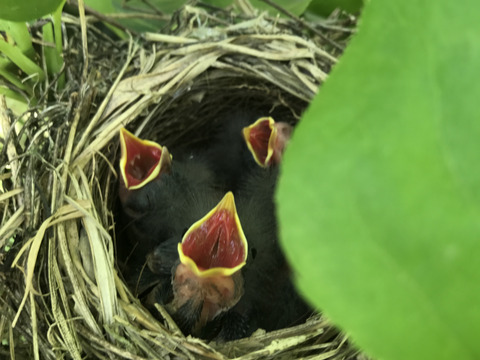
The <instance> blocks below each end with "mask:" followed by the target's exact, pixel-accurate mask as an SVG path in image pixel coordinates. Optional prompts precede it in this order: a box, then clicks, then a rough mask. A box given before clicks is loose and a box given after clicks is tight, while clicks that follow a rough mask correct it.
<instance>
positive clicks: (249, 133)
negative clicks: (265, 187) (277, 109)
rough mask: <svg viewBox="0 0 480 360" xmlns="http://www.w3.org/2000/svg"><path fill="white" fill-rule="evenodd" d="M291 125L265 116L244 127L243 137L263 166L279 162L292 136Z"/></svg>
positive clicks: (257, 160) (256, 159)
mask: <svg viewBox="0 0 480 360" xmlns="http://www.w3.org/2000/svg"><path fill="white" fill-rule="evenodd" d="M290 134H291V126H290V125H288V124H285V123H275V121H274V120H273V119H272V118H271V117H263V118H260V119H258V120H257V121H255V122H254V123H253V124H251V125H250V126H247V127H245V128H244V129H243V137H244V138H245V141H246V143H247V146H248V149H249V150H250V152H251V153H252V155H253V157H254V159H255V161H256V162H257V163H258V164H259V165H260V166H262V167H267V166H269V165H271V164H272V163H274V164H278V163H279V162H280V160H281V156H282V153H283V150H284V149H285V146H286V143H287V142H288V139H289V138H290Z"/></svg>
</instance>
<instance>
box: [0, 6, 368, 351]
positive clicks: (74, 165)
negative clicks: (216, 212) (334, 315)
mask: <svg viewBox="0 0 480 360" xmlns="http://www.w3.org/2000/svg"><path fill="white" fill-rule="evenodd" d="M247 10H248V8H247ZM87 20H88V22H85V20H84V19H83V20H82V21H80V20H79V19H78V18H75V17H71V16H68V15H65V16H64V19H63V21H64V24H65V28H64V38H65V41H66V42H67V44H68V46H67V47H66V50H65V63H66V66H65V73H66V77H67V79H68V82H67V87H66V88H65V89H64V90H63V91H62V92H58V93H56V94H55V95H54V97H53V96H52V95H51V88H50V87H49V86H51V84H50V85H48V84H46V85H45V94H46V95H45V97H44V98H43V99H41V100H42V101H41V102H40V103H41V104H42V105H39V106H37V108H32V109H30V111H29V112H28V113H26V114H24V115H23V116H21V117H18V118H14V117H13V116H11V115H10V114H9V112H8V110H7V109H6V105H5V102H4V101H3V100H1V99H0V120H1V122H2V127H3V129H4V132H5V136H4V146H3V151H2V153H1V156H2V159H1V162H0V164H3V165H2V166H1V169H0V181H1V194H0V207H1V209H2V213H3V216H2V219H1V228H0V249H1V252H0V295H1V296H0V298H1V300H0V338H1V339H2V345H1V346H0V357H3V356H9V355H16V356H17V357H18V358H42V359H53V358H73V359H85V358H91V359H107V358H108V359H112V358H115V359H116V358H118V359H122V358H125V359H153V358H180V359H183V358H189V359H203V358H205V359H227V358H241V359H257V358H261V359H280V358H284V359H292V358H299V357H302V358H315V359H332V360H333V359H357V358H358V359H359V358H361V357H362V355H359V354H358V352H357V351H356V350H355V349H352V348H351V346H350V345H349V343H348V341H347V340H346V338H345V336H344V335H342V334H340V333H339V332H338V331H336V330H335V329H334V328H333V327H332V326H331V325H330V324H329V322H328V321H327V320H326V319H324V318H323V317H321V316H315V317H313V318H312V319H310V320H309V321H307V323H306V324H304V325H301V326H297V327H293V328H288V329H284V330H279V331H276V332H272V333H265V332H262V331H261V330H260V331H257V332H256V333H255V334H254V335H252V337H250V338H246V339H242V340H238V341H234V342H228V343H222V344H220V343H218V344H217V343H209V344H207V343H205V342H204V341H202V340H200V339H196V338H193V337H184V336H183V335H182V334H181V333H180V332H179V331H178V329H177V327H176V326H175V324H174V323H173V322H172V320H171V319H170V317H169V316H168V314H167V313H166V312H165V311H164V310H163V309H162V308H161V307H158V311H159V314H156V317H154V316H152V314H150V313H149V312H147V311H146V310H145V309H144V308H143V307H142V305H141V304H140V303H139V301H138V299H136V298H135V297H134V296H132V295H131V292H130V291H129V289H128V288H127V287H126V285H125V283H124V282H123V281H122V277H121V274H119V272H118V271H117V268H116V262H115V231H114V227H115V218H114V210H113V209H114V205H115V200H116V190H117V183H116V182H117V177H118V174H117V167H116V164H117V161H118V152H119V145H118V132H119V129H120V128H121V127H123V126H125V127H127V128H129V129H131V130H132V131H135V132H136V134H137V135H140V136H144V137H148V138H150V139H154V140H158V141H160V142H161V143H162V144H164V145H167V146H169V145H172V144H178V143H182V144H186V145H195V144H199V143H203V142H208V140H209V138H210V137H211V134H212V130H213V129H215V127H216V126H218V124H219V122H220V121H227V120H228V116H225V114H228V111H229V108H232V107H235V106H238V105H239V104H243V105H244V106H249V107H253V108H256V109H259V110H261V111H264V112H265V113H268V114H271V115H274V116H277V115H278V116H284V115H285V116H287V115H286V114H288V116H289V118H292V119H299V118H300V115H301V113H302V111H303V110H304V109H305V107H306V106H307V104H308V102H309V101H310V100H311V99H312V97H313V96H314V95H315V93H316V91H317V89H318V87H319V85H321V83H322V82H323V81H324V80H325V79H326V77H327V74H328V72H329V71H330V69H331V67H332V66H333V65H334V64H335V63H336V58H337V56H338V55H340V53H341V50H340V49H341V48H342V47H343V46H344V45H345V43H346V41H347V39H348V36H349V35H350V31H349V30H348V28H347V27H348V26H350V27H352V26H353V24H352V19H351V18H350V17H347V16H344V15H342V14H340V13H336V14H334V16H333V17H332V18H331V19H329V20H328V21H327V22H325V23H324V25H323V26H322V29H320V28H317V29H314V32H312V31H307V30H306V29H305V27H304V26H303V24H302V23H299V22H298V21H293V20H287V19H284V18H278V17H277V18H270V17H268V16H267V15H265V14H260V15H258V14H257V15H254V14H251V13H248V11H246V10H245V9H244V11H243V12H240V13H233V12H227V11H224V10H215V11H214V10H212V9H208V11H207V10H206V9H204V8H200V7H191V6H186V7H185V8H183V9H182V10H181V11H179V12H178V13H176V14H175V16H174V17H173V18H172V22H171V24H170V27H169V29H170V31H168V32H166V33H165V34H146V35H144V37H143V38H131V39H130V40H129V41H127V42H125V41H123V42H121V41H118V42H114V41H112V40H111V39H110V38H108V37H106V36H104V35H102V33H101V32H100V31H99V30H98V29H97V27H96V26H95V22H96V21H95V19H94V18H87ZM310 30H312V29H310ZM42 86H43V85H42ZM48 91H50V92H48ZM47 94H50V95H48V96H47ZM19 123H22V126H21V127H20V126H18V125H19ZM15 128H16V130H15V131H14V130H13V129H15ZM8 129H10V130H8ZM157 318H160V319H163V321H161V320H158V319H157Z"/></svg>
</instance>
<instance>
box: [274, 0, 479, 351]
mask: <svg viewBox="0 0 480 360" xmlns="http://www.w3.org/2000/svg"><path fill="white" fill-rule="evenodd" d="M467 9H468V10H467ZM479 13H480V3H478V2H476V1H464V2H462V5H461V6H459V5H458V4H455V3H452V2H451V1H449V0H437V1H426V0H421V1H417V2H415V4H413V3H411V2H401V1H399V2H391V1H371V2H368V3H367V5H366V7H365V10H364V13H363V16H362V19H361V22H360V25H361V26H360V30H359V33H358V35H357V36H356V38H354V40H353V41H352V43H351V46H350V47H349V48H348V50H347V52H346V53H345V56H344V58H343V59H342V60H341V62H340V64H339V65H338V66H337V68H336V69H334V72H333V73H332V75H331V77H330V79H329V80H328V81H327V83H326V84H325V86H324V88H323V89H322V90H321V91H320V93H319V96H318V97H317V98H316V99H315V101H314V102H313V104H312V105H311V107H310V109H309V110H308V113H307V114H306V115H305V118H304V119H303V120H302V123H301V124H300V125H299V126H298V129H297V130H296V133H295V136H294V139H293V141H292V142H291V144H290V146H289V149H288V151H287V153H286V156H285V161H284V167H283V173H284V176H283V177H282V178H281V181H280V184H279V194H278V204H279V216H280V221H281V225H282V226H281V235H282V239H283V242H284V245H285V249H286V251H287V253H288V256H289V258H290V259H291V261H292V262H293V267H294V268H295V269H296V270H297V272H298V285H299V287H300V288H301V290H302V292H304V293H305V295H306V296H307V297H308V298H309V299H310V300H311V301H312V302H313V303H314V304H315V305H316V306H318V308H320V309H322V310H324V311H325V312H326V313H327V315H329V316H330V317H331V318H332V319H333V320H334V321H335V322H337V323H338V324H340V326H341V327H343V328H344V329H345V330H346V331H347V332H348V333H349V334H351V335H352V337H353V339H354V340H355V341H356V342H357V343H358V344H359V345H360V346H361V347H362V348H364V349H366V350H368V352H370V353H371V354H372V355H373V356H375V357H377V358H379V359H398V360H405V359H408V360H415V359H422V360H425V359H435V360H439V359H445V360H447V359H448V360H451V359H456V360H459V359H480V342H479V341H478V334H480V285H479V279H480V260H479V259H480V206H479V205H480V186H479V185H480V166H479V164H480V141H479V139H480V108H479V106H478V102H479V100H478V99H480V82H479V81H478V73H479V66H480V65H479V64H480V21H478V14H479Z"/></svg>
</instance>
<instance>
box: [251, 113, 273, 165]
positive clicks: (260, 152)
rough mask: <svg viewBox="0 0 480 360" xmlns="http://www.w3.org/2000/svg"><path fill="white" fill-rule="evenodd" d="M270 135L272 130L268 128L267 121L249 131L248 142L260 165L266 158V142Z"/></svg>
mask: <svg viewBox="0 0 480 360" xmlns="http://www.w3.org/2000/svg"><path fill="white" fill-rule="evenodd" d="M271 134H272V129H271V128H270V123H269V121H268V119H266V120H263V121H261V122H260V123H258V124H257V125H255V126H254V127H252V128H251V129H250V134H249V136H248V142H249V143H250V145H251V146H252V148H253V150H254V151H255V154H256V155H257V158H258V160H259V161H260V162H261V163H262V164H265V160H266V158H267V154H268V141H269V140H270V135H271Z"/></svg>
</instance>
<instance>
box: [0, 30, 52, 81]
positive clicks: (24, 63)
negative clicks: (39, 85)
mask: <svg viewBox="0 0 480 360" xmlns="http://www.w3.org/2000/svg"><path fill="white" fill-rule="evenodd" d="M0 53H3V54H4V55H5V56H6V57H8V58H9V59H10V60H11V61H12V62H13V63H15V64H16V65H17V66H18V67H19V68H20V69H22V70H23V71H24V72H25V73H26V74H28V75H29V76H32V77H34V78H35V80H43V79H44V78H45V73H44V72H43V70H42V68H40V67H39V66H38V65H37V64H35V63H34V62H33V61H32V60H30V58H29V57H27V56H25V55H24V54H23V53H22V51H21V50H20V49H19V48H18V47H17V46H15V45H12V44H10V43H7V42H6V41H5V40H3V38H2V37H0Z"/></svg>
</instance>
